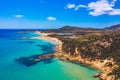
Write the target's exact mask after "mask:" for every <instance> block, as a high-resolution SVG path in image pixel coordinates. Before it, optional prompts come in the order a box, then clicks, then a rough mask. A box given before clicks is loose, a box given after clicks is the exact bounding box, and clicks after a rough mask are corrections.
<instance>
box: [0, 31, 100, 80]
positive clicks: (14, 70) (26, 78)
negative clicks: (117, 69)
mask: <svg viewBox="0 0 120 80" xmlns="http://www.w3.org/2000/svg"><path fill="white" fill-rule="evenodd" d="M18 32H19V30H0V80H96V79H95V78H93V75H94V74H95V73H97V72H98V71H97V70H95V69H92V68H88V67H85V66H81V65H77V64H73V63H70V62H64V61H60V60H58V59H53V60H52V63H50V64H44V63H43V62H40V63H38V64H36V65H33V66H30V67H26V66H24V65H23V64H21V63H18V62H16V61H14V60H15V59H17V58H19V57H24V56H25V57H26V56H31V55H36V54H47V53H52V52H54V48H55V45H54V44H52V43H50V42H46V41H43V40H30V39H28V40H21V39H20V38H22V37H26V36H27V37H32V36H38V34H34V33H26V34H19V33H18Z"/></svg>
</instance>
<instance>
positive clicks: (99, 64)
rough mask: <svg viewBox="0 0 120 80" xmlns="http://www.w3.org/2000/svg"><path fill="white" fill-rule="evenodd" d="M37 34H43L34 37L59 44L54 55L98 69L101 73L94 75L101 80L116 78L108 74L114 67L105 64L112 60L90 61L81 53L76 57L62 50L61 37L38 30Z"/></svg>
mask: <svg viewBox="0 0 120 80" xmlns="http://www.w3.org/2000/svg"><path fill="white" fill-rule="evenodd" d="M37 34H41V36H39V37H34V38H35V39H41V40H45V41H49V42H52V43H53V44H57V46H56V52H55V53H53V54H52V55H53V56H54V57H57V58H58V59H60V60H63V61H69V62H72V63H76V64H79V65H85V66H87V67H92V68H95V69H98V70H99V73H97V74H94V75H93V77H98V79H99V80H114V75H113V76H108V74H109V73H110V72H111V71H112V70H113V68H109V67H105V64H106V63H107V62H110V60H104V61H103V62H101V61H100V60H95V61H90V60H89V59H87V58H82V57H81V55H79V56H76V57H74V56H70V55H69V54H66V53H63V52H62V42H61V41H60V40H59V39H57V38H53V37H49V36H48V35H50V34H48V33H41V32H39V31H38V32H37Z"/></svg>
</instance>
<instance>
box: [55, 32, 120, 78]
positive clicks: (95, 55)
mask: <svg viewBox="0 0 120 80" xmlns="http://www.w3.org/2000/svg"><path fill="white" fill-rule="evenodd" d="M53 36H54V37H57V38H59V39H60V40H61V41H62V42H63V51H64V52H65V53H68V54H70V55H71V56H75V55H78V54H76V52H75V49H76V48H77V49H78V52H79V53H80V54H81V56H82V57H83V58H89V59H91V60H94V59H100V60H104V59H108V58H113V59H114V61H115V62H116V64H117V65H118V66H119V67H118V68H117V69H115V70H114V71H113V72H112V73H110V74H109V75H111V74H114V75H115V77H116V80H117V79H118V78H120V32H107V33H104V34H103V35H101V36H88V37H82V38H64V37H60V36H56V35H53ZM109 66H110V65H109Z"/></svg>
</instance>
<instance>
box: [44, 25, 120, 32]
mask: <svg viewBox="0 0 120 80" xmlns="http://www.w3.org/2000/svg"><path fill="white" fill-rule="evenodd" d="M106 30H108V31H119V30H120V24H117V25H112V26H110V27H106V28H103V29H95V28H83V27H77V26H63V27H61V28H58V29H46V30H44V31H47V32H57V33H61V32H73V33H74V32H90V31H106Z"/></svg>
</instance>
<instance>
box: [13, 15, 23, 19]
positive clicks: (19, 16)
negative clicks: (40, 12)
mask: <svg viewBox="0 0 120 80" xmlns="http://www.w3.org/2000/svg"><path fill="white" fill-rule="evenodd" d="M14 17H16V18H23V17H24V15H22V14H17V15H14Z"/></svg>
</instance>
